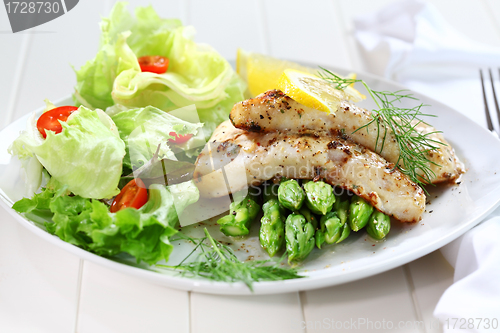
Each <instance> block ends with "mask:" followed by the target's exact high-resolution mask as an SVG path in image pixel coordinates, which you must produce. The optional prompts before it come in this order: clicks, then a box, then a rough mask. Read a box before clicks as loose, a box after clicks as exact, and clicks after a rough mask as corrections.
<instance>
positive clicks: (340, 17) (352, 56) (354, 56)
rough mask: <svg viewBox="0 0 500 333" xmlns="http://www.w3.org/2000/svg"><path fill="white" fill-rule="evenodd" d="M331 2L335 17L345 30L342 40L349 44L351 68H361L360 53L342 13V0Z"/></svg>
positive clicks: (332, 0)
mask: <svg viewBox="0 0 500 333" xmlns="http://www.w3.org/2000/svg"><path fill="white" fill-rule="evenodd" d="M330 3H331V4H332V6H333V15H335V17H336V18H337V22H339V25H340V27H341V28H342V30H343V33H342V34H341V36H342V40H343V42H344V45H345V46H347V50H348V52H347V53H348V54H349V55H350V57H348V61H349V69H352V70H359V68H360V66H359V63H358V54H357V52H356V51H355V50H354V48H353V45H352V40H351V39H350V38H349V37H348V36H349V30H348V29H347V23H346V21H345V19H344V15H341V13H342V6H341V5H340V1H339V0H331V2H330ZM339 13H340V14H339ZM353 59H354V60H353Z"/></svg>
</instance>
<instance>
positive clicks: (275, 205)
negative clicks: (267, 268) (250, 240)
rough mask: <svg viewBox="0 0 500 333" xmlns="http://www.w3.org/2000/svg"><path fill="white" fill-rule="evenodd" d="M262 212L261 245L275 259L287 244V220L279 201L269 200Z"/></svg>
mask: <svg viewBox="0 0 500 333" xmlns="http://www.w3.org/2000/svg"><path fill="white" fill-rule="evenodd" d="M262 210H263V211H264V216H262V219H261V220H260V222H261V224H260V231H259V240H260V245H262V248H264V250H266V251H267V253H269V255H270V256H271V257H273V256H274V255H275V254H276V253H277V252H278V251H279V250H281V249H282V248H283V245H284V244H285V223H284V221H285V218H284V216H283V214H282V213H281V208H280V204H279V202H278V200H277V199H274V198H272V199H269V200H268V201H267V202H266V203H264V205H263V206H262Z"/></svg>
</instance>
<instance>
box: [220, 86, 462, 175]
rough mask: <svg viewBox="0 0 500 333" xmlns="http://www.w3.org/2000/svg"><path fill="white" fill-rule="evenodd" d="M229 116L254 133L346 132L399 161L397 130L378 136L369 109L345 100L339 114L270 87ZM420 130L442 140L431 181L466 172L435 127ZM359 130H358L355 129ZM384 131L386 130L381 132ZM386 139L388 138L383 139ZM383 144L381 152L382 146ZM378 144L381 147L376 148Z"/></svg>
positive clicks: (422, 126)
mask: <svg viewBox="0 0 500 333" xmlns="http://www.w3.org/2000/svg"><path fill="white" fill-rule="evenodd" d="M230 119H231V122H232V123H233V125H234V126H235V127H237V128H239V129H243V130H247V131H252V132H261V133H263V132H268V131H279V132H281V133H289V134H291V133H299V134H307V133H312V134H317V135H324V133H331V134H334V133H339V132H343V133H345V134H347V135H348V136H349V137H350V138H351V139H352V140H353V141H354V142H356V143H359V144H360V145H362V146H365V147H367V148H369V149H371V150H372V151H377V153H379V154H380V155H381V156H382V157H384V158H385V159H386V160H387V161H389V162H391V163H398V159H399V153H400V149H399V146H398V143H397V141H396V137H395V136H394V133H393V132H392V131H391V130H390V129H389V128H388V131H387V135H386V136H385V137H384V135H383V134H381V135H377V131H378V125H377V123H376V122H372V123H371V124H370V125H368V126H366V127H365V128H363V129H360V130H358V131H356V130H357V129H359V128H361V127H362V126H365V125H366V124H368V123H369V122H370V121H371V120H373V118H372V116H371V114H370V112H369V111H367V110H365V109H362V108H359V107H357V106H356V105H354V104H351V103H349V102H346V101H343V102H341V104H340V107H339V109H338V110H337V112H336V113H331V114H327V113H326V112H322V111H319V110H316V109H312V108H309V107H307V106H305V105H302V104H300V103H298V102H296V101H295V100H293V99H292V98H290V97H288V96H286V95H285V94H284V93H283V92H281V91H279V90H269V91H267V92H266V93H263V94H261V95H259V96H257V97H255V98H252V99H248V100H246V101H242V102H239V103H237V104H235V105H234V107H233V109H232V110H231V114H230ZM415 129H416V130H417V131H419V132H420V133H432V134H430V135H429V137H428V138H429V139H432V140H436V141H438V142H441V143H443V144H442V145H439V144H435V145H436V146H438V149H437V150H435V151H432V152H430V153H429V155H428V159H429V161H431V162H433V163H429V164H428V166H429V168H430V169H431V170H432V172H434V176H431V177H430V180H431V183H440V182H445V181H452V180H454V179H456V178H458V177H459V176H460V174H462V173H463V172H464V166H463V164H462V163H461V162H460V161H459V160H458V158H457V157H456V155H455V152H454V150H453V148H452V147H451V146H450V144H449V143H448V142H446V140H445V138H444V137H443V135H442V134H440V133H433V132H435V131H436V129H434V128H433V127H432V126H430V125H427V124H425V123H420V124H418V125H417V126H416V128H415ZM355 131H356V132H355ZM381 132H384V131H381ZM384 138H385V141H384ZM382 146H383V147H384V148H383V150H382V151H381V152H380V147H382ZM376 147H378V149H376Z"/></svg>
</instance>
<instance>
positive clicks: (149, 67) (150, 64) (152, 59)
mask: <svg viewBox="0 0 500 333" xmlns="http://www.w3.org/2000/svg"><path fill="white" fill-rule="evenodd" d="M138 60H139V66H141V71H142V72H151V73H156V74H163V73H165V72H166V71H167V69H168V63H169V61H168V58H166V57H162V56H142V57H140V58H139V59H138Z"/></svg>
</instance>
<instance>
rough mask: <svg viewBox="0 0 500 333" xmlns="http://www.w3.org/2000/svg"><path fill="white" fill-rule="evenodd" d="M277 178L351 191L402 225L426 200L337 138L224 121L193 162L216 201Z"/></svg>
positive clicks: (389, 167) (374, 158) (383, 164)
mask: <svg viewBox="0 0 500 333" xmlns="http://www.w3.org/2000/svg"><path fill="white" fill-rule="evenodd" d="M275 176H284V177H288V178H296V179H313V178H315V177H319V178H325V180H326V181H327V182H328V183H330V184H332V185H337V186H339V187H341V188H343V189H347V190H350V191H352V192H354V193H355V194H357V195H359V196H361V197H363V198H364V199H366V200H367V201H369V202H370V203H371V204H372V205H373V206H374V207H375V208H377V209H378V210H380V211H381V212H383V213H385V214H387V215H390V216H394V217H395V218H396V219H398V220H400V221H403V222H415V221H418V220H420V217H421V214H422V212H423V211H424V209H425V195H424V193H423V190H422V189H421V188H420V186H418V185H417V184H415V183H413V182H412V181H410V180H409V179H408V178H407V177H406V176H405V175H403V174H402V173H401V172H399V171H398V170H397V169H396V168H394V164H391V163H388V162H387V161H386V160H385V159H383V158H382V157H381V156H379V155H378V154H376V153H374V152H372V151H371V150H369V149H366V148H365V147H363V146H361V145H358V144H356V143H354V142H351V141H349V140H346V139H344V138H340V137H338V136H335V135H322V136H315V135H308V134H297V133H281V134H280V133H278V132H275V131H273V132H268V133H255V132H247V131H244V130H240V129H237V128H235V127H234V126H233V125H232V124H231V122H230V121H229V120H228V121H225V122H223V123H222V124H220V125H219V127H217V129H216V130H215V132H214V133H213V135H212V138H211V139H210V141H209V144H207V146H205V149H204V150H203V151H202V153H201V154H200V155H199V156H198V159H197V160H196V167H195V171H194V175H193V177H194V181H195V183H196V185H197V186H198V189H199V190H200V194H201V195H202V196H204V197H209V198H217V197H222V196H225V195H228V193H235V192H237V191H239V190H241V189H244V188H245V187H247V186H248V185H258V184H261V183H262V182H264V181H266V180H269V179H271V178H273V177H275Z"/></svg>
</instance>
